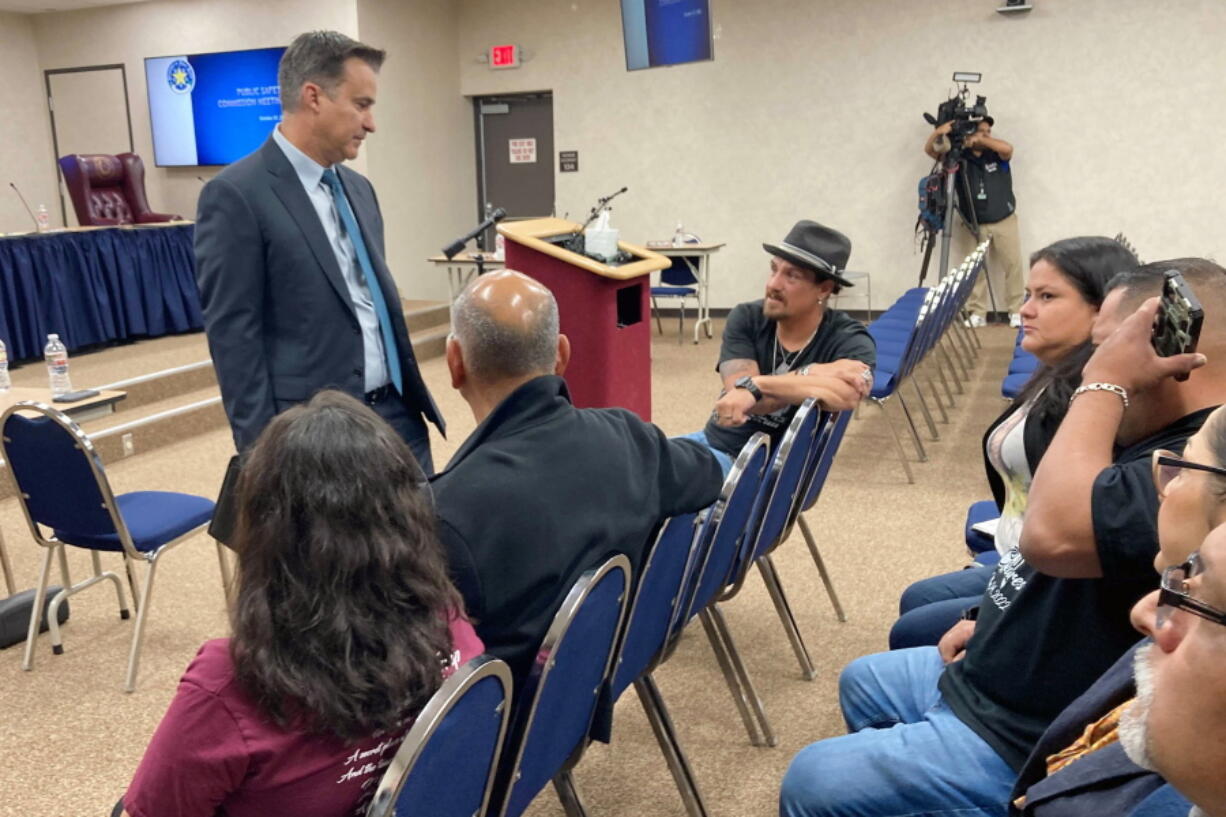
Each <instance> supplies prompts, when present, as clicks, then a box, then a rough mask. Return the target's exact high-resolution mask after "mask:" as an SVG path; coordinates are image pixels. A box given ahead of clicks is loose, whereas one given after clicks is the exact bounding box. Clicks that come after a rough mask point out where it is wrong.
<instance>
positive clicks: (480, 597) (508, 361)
mask: <svg viewBox="0 0 1226 817" xmlns="http://www.w3.org/2000/svg"><path fill="white" fill-rule="evenodd" d="M451 315H452V318H451V320H452V337H451V338H449V339H448V341H447V368H448V370H449V371H450V372H451V385H452V387H453V388H455V389H457V390H458V391H459V392H460V394H461V396H463V398H464V400H465V401H466V402H467V403H468V405H469V407H470V408H471V409H472V412H473V417H474V418H475V419H476V420H477V424H478V425H477V428H476V430H475V431H473V433H472V436H470V437H469V438H468V439H467V440H466V441H465V442H464V444H463V445H462V446H461V447H460V450H459V451H457V452H456V454H455V456H454V457H452V459H451V462H449V463H448V464H447V467H446V469H445V470H443V471H442V472H441V473H439V474H438V475H437V476H435V477H434V478H433V480H432V483H433V487H434V496H435V502H436V504H437V507H438V514H439V536H440V538H441V539H442V541H443V544H444V546H445V547H446V551H447V557H448V559H449V561H450V567H451V572H452V576H453V578H454V580H455V583H456V586H457V587H458V588H459V589H460V593H461V594H462V595H463V597H464V603H465V606H466V607H467V611H468V615H469V617H470V618H471V619H472V621H473V624H474V625H476V628H477V632H478V634H479V635H480V636H481V640H482V641H483V642H485V647H486V650H487V651H488V652H489V653H491V654H493V655H495V656H497V657H499V658H501V659H503V660H504V661H506V662H507V663H508V664H510V666H511V670H512V672H513V673H514V676H515V688H516V690H519V689H521V688H522V687H521V685H522V683H523V681H524V680H525V679H526V678H527V675H528V671H529V670H530V669H531V667H532V662H533V660H534V657H535V655H536V653H537V651H538V649H539V647H540V644H541V641H542V639H543V638H544V636H545V632H546V630H547V629H548V628H549V624H550V622H551V621H552V619H553V616H554V614H555V613H556V612H557V611H558V608H559V607H561V605H562V601H563V600H564V599H565V597H566V593H567V591H569V590H570V587H571V585H572V584H574V582H575V580H576V579H577V578H578V577H579V576H580V574H582V573H583V571H584V570H586V569H587V568H589V567H592V566H595V565H597V564H599V563H600V562H601V561H603V560H604V559H605V558H607V557H609V556H611V555H613V554H617V553H624V554H625V555H627V556H628V557H629V558H630V562H631V564H632V565H633V566H634V569H635V571H636V573H637V571H638V569H639V568H640V567H641V565H642V561H643V556H644V551H645V550H646V548H647V545H648V543H649V541H650V540H651V538H652V536H653V534H654V532H655V531H656V529H657V528H658V526H659V525H660V523H661V521H662V520H663V519H665V518H667V517H669V516H674V515H676V514H680V513H687V512H690V511H697V510H700V509H702V508H705V507H706V506H708V505H710V504H711V503H712V502H714V501H715V499H716V497H717V496H718V494H719V490H720V486H721V484H722V482H723V476H722V473H721V471H720V467H719V464H718V463H717V462H716V460H715V457H714V456H713V455H712V454H711V453H710V451H709V450H708V449H707V448H706V447H705V446H703V445H701V444H699V443H697V442H694V441H691V440H670V439H668V438H667V437H665V436H664V434H663V433H662V432H661V431H660V430H659V429H658V428H656V427H655V426H654V425H652V424H650V423H646V422H644V421H643V420H641V419H639V418H638V417H637V416H636V415H634V414H632V413H631V412H629V411H626V410H624V409H617V408H608V409H578V408H575V407H574V406H572V405H571V402H570V395H569V393H568V392H567V390H566V383H565V382H564V381H563V380H562V378H561V376H560V375H561V374H562V372H563V371H564V370H565V369H566V364H567V361H568V360H569V358H570V343H569V341H568V340H567V339H566V336H565V335H560V334H559V333H558V305H557V302H556V301H554V298H553V295H552V293H550V292H549V290H548V289H546V288H545V287H544V286H542V285H541V284H539V283H537V282H536V281H533V280H532V279H531V278H528V277H527V276H526V275H523V274H521V273H518V272H511V271H504V272H497V273H492V274H489V275H484V276H481V277H479V278H476V279H475V280H474V281H473V282H472V283H470V284H469V286H468V287H466V288H465V289H464V291H463V292H461V293H460V296H459V297H458V298H457V299H456V302H455V304H454V305H453V306H452V309H451Z"/></svg>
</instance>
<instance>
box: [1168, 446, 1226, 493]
mask: <svg viewBox="0 0 1226 817" xmlns="http://www.w3.org/2000/svg"><path fill="white" fill-rule="evenodd" d="M1181 470H1189V471H1207V472H1209V473H1210V474H1217V475H1218V476H1220V477H1226V468H1218V467H1217V466H1216V465H1202V464H1200V463H1199V462H1192V461H1191V460H1185V459H1184V458H1183V457H1181V456H1179V455H1178V454H1176V453H1175V452H1174V451H1166V450H1164V449H1159V450H1157V451H1155V452H1154V453H1153V473H1154V488H1155V489H1156V490H1157V491H1158V496H1159V497H1163V496H1166V488H1167V486H1168V485H1170V484H1171V481H1172V480H1174V479H1175V477H1177V476H1179V472H1180V471H1181Z"/></svg>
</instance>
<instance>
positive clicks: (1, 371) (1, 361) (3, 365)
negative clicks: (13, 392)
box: [0, 340, 13, 392]
mask: <svg viewBox="0 0 1226 817" xmlns="http://www.w3.org/2000/svg"><path fill="white" fill-rule="evenodd" d="M12 386H13V380H12V378H10V377H9V352H8V349H6V348H5V346H4V341H2V340H0V392H6V391H8V390H9V389H10V388H12Z"/></svg>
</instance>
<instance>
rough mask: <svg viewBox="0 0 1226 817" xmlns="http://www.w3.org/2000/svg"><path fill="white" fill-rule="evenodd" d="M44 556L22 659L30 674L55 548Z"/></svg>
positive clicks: (22, 665) (23, 666) (24, 667)
mask: <svg viewBox="0 0 1226 817" xmlns="http://www.w3.org/2000/svg"><path fill="white" fill-rule="evenodd" d="M46 550H47V552H46V553H45V554H43V566H42V569H41V570H39V571H38V588H37V589H36V590H35V591H34V609H32V610H31V611H30V628H29V629H28V630H26V652H25V655H24V656H23V657H22V659H21V668H22V669H23V670H25V671H26V672H29V671H30V670H32V669H33V668H34V639H36V638H38V630H39V627H40V626H41V625H42V615H43V602H44V601H46V599H47V580H48V578H49V577H50V575H51V560H52V559H54V558H55V554H54V553H52V552H51V551H53V550H55V548H47V549H46Z"/></svg>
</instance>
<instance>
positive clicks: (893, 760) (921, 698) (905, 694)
mask: <svg viewBox="0 0 1226 817" xmlns="http://www.w3.org/2000/svg"><path fill="white" fill-rule="evenodd" d="M943 671H944V664H943V663H942V661H941V657H940V655H938V654H937V651H936V648H935V647H920V648H918V649H914V650H899V651H896V652H886V653H878V654H876V655H868V656H865V657H863V658H858V659H856V660H855V661H853V662H851V663H850V664H849V665H848V666H847V668H846V669H844V670H843V674H842V675H841V676H840V678H839V705H840V706H841V707H842V709H843V719H844V720H845V721H846V722H847V728H848V729H849V730H850V732H851V734H848V735H843V736H842V737H836V738H829V739H827V740H822V741H818V742H817V743H814V744H810V745H809V746H807V747H806V748H804V749H802V750H801V751H800V753H799V754H797V755H796V757H795V758H793V759H792V765H791V766H790V767H789V768H788V771H787V774H786V775H784V778H783V787H782V790H781V791H780V794H779V814H780V815H781V817H918V815H950V816H951V817H952V816H953V815H957V817H971V816H972V815H975V816H976V817H978V816H979V815H989V816H990V817H1002V815H1004V814H1006V812H1007V810H1008V805H1007V804H1008V802H1009V791H1010V789H1011V788H1012V786H1013V781H1014V778H1015V777H1016V775H1015V773H1014V771H1013V769H1012V768H1010V767H1009V764H1007V763H1005V761H1004V760H1002V759H1001V757H1000V756H999V755H998V754H996V752H995V751H993V749H992V747H991V746H989V745H988V744H987V743H985V742H984V740H983V739H982V738H980V737H979V736H978V735H976V734H975V733H974V732H973V731H971V729H970V727H969V726H967V725H966V724H964V723H963V722H962V721H961V720H959V719H958V717H957V716H956V715H954V713H953V712H952V711H951V710H950V709H949V707H948V706H946V704H945V703H944V701H942V700H941V694H940V692H939V691H938V690H937V680H938V679H939V678H940V677H941V673H942V672H943Z"/></svg>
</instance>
